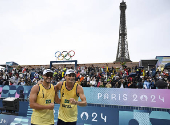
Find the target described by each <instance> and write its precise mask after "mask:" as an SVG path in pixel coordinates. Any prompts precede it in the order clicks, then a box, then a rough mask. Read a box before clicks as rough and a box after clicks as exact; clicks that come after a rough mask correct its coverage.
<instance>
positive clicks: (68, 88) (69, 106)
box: [55, 69, 87, 125]
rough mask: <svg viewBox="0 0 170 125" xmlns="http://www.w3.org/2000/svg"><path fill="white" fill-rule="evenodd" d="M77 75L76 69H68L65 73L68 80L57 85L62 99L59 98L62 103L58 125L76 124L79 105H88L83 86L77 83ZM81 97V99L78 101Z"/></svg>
mask: <svg viewBox="0 0 170 125" xmlns="http://www.w3.org/2000/svg"><path fill="white" fill-rule="evenodd" d="M75 76H76V74H75V71H74V70H72V69H68V70H67V71H66V74H65V78H66V81H64V82H59V83H58V84H57V85H56V86H55V90H56V93H57V92H58V91H59V90H60V93H61V99H59V100H57V101H58V103H60V108H59V115H58V122H57V125H76V122H77V113H78V112H77V105H78V106H86V105H87V102H86V97H85V95H84V91H83V88H82V86H80V85H78V84H77V83H75ZM56 96H57V95H56ZM79 97H80V99H81V101H78V98H79ZM57 99H58V98H57Z"/></svg>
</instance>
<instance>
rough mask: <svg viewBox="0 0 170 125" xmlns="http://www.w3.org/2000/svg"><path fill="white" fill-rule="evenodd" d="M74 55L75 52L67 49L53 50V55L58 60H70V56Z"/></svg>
mask: <svg viewBox="0 0 170 125" xmlns="http://www.w3.org/2000/svg"><path fill="white" fill-rule="evenodd" d="M74 55H75V52H74V51H73V50H71V51H69V52H67V51H62V52H60V51H57V52H55V57H56V58H57V59H58V60H64V59H65V60H70V59H71V57H73V56H74Z"/></svg>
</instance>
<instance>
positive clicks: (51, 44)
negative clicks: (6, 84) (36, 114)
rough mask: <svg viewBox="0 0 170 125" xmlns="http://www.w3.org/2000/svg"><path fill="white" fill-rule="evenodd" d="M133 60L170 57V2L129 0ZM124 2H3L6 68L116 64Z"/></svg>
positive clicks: (0, 45)
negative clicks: (67, 57)
mask: <svg viewBox="0 0 170 125" xmlns="http://www.w3.org/2000/svg"><path fill="white" fill-rule="evenodd" d="M124 1H125V2H126V4H127V10H126V26H127V41H128V50H129V55H130V59H131V60H132V61H133V62H138V61H140V60H141V59H155V57H156V56H170V50H169V48H170V46H169V44H170V0H124ZM121 2H122V0H0V64H5V63H6V62H11V61H14V62H16V63H18V64H19V65H46V64H49V63H50V61H57V59H56V57H55V52H57V51H61V52H62V51H70V50H73V51H75V56H74V57H72V60H78V64H83V63H112V62H113V61H115V60H116V54H117V47H118V40H119V25H120V9H119V5H120V3H121Z"/></svg>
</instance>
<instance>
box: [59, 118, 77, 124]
mask: <svg viewBox="0 0 170 125" xmlns="http://www.w3.org/2000/svg"><path fill="white" fill-rule="evenodd" d="M76 123H77V121H76V122H64V121H62V120H61V119H58V122H57V125H76Z"/></svg>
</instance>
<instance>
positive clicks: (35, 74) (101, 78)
mask: <svg viewBox="0 0 170 125" xmlns="http://www.w3.org/2000/svg"><path fill="white" fill-rule="evenodd" d="M69 68H72V69H73V67H67V66H66V65H65V66H64V67H59V68H54V67H52V70H53V72H54V74H53V78H52V84H54V85H56V84H57V83H58V82H59V81H64V80H65V72H66V70H67V69H69ZM44 69H45V68H44V67H40V68H35V69H34V68H33V69H28V68H27V67H21V66H18V67H17V68H12V69H11V70H10V71H9V70H8V71H7V70H0V85H27V86H32V85H35V84H37V82H38V81H39V80H41V79H43V78H42V72H43V70H44ZM75 72H76V82H77V83H78V84H80V85H81V86H82V87H106V88H138V89H157V88H161V89H170V72H169V71H168V70H161V71H160V70H158V69H156V68H155V67H153V68H152V69H151V70H149V71H145V70H144V68H143V67H138V66H136V67H132V68H128V67H127V66H126V65H122V66H121V67H119V68H114V67H111V68H108V67H95V66H93V65H91V66H89V67H86V66H82V67H77V69H76V71H75ZM160 80H161V81H162V83H159V86H157V84H156V82H157V81H160Z"/></svg>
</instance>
